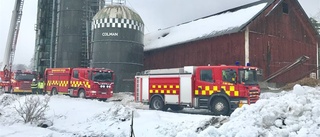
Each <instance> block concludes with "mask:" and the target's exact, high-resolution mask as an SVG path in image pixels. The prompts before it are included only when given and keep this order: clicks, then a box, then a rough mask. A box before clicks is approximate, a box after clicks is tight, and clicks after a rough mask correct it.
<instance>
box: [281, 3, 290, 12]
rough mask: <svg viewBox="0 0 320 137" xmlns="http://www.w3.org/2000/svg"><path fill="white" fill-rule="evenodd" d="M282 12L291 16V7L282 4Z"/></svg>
mask: <svg viewBox="0 0 320 137" xmlns="http://www.w3.org/2000/svg"><path fill="white" fill-rule="evenodd" d="M282 12H283V13H286V14H289V7H288V4H287V3H282Z"/></svg>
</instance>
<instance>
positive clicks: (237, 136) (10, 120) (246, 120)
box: [0, 85, 320, 137]
mask: <svg viewBox="0 0 320 137" xmlns="http://www.w3.org/2000/svg"><path fill="white" fill-rule="evenodd" d="M30 96H32V95H28V96H27V97H30ZM35 96H36V97H37V96H38V97H39V98H41V99H43V98H44V97H48V96H43V95H35ZM116 96H117V97H116V98H114V99H118V98H121V99H123V100H122V101H121V102H120V101H116V102H100V101H97V100H91V99H79V98H70V97H68V96H64V95H59V96H52V97H51V98H50V101H49V110H48V111H47V112H46V113H45V114H46V118H47V119H48V120H49V121H51V122H52V123H51V122H47V123H51V124H50V126H49V127H48V128H40V127H36V125H37V124H36V123H34V124H23V122H22V121H19V120H21V117H20V116H19V115H18V114H17V113H16V110H15V109H14V108H19V106H18V105H19V102H20V103H21V104H24V101H25V97H26V96H17V95H11V94H3V95H1V94H0V102H1V104H0V113H1V114H2V115H0V137H76V136H97V137H98V136H99V137H100V136H101V137H102V136H104V137H129V136H130V125H131V117H132V112H134V118H133V129H134V134H135V136H136V137H258V136H259V135H260V136H263V137H319V136H320V127H319V123H320V107H319V105H320V87H316V88H312V87H305V86H303V87H302V86H300V85H295V86H294V88H293V90H292V91H282V92H279V93H271V92H269V93H268V92H267V93H262V94H261V99H260V100H258V101H257V102H256V104H252V105H244V106H243V107H242V108H238V109H236V110H235V111H234V112H233V113H232V115H231V116H230V117H226V116H211V115H202V114H183V113H174V112H163V111H156V110H148V106H147V105H142V104H140V103H136V102H133V96H129V95H128V94H124V93H118V94H117V95H116ZM14 98H17V99H16V100H18V101H19V102H18V101H16V100H14ZM110 100H112V99H110ZM66 104H67V105H66ZM183 111H184V112H194V111H195V109H186V110H183ZM215 120H216V121H215ZM219 121H222V122H219ZM209 123H212V125H210V126H208V127H206V126H205V125H206V124H209ZM220 123H223V124H220ZM201 128H202V129H203V131H201V130H199V129H201ZM197 130H198V131H199V132H196V131H197Z"/></svg>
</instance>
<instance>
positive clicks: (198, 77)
mask: <svg viewBox="0 0 320 137" xmlns="http://www.w3.org/2000/svg"><path fill="white" fill-rule="evenodd" d="M257 70H258V68H256V67H252V66H237V65H235V66H226V65H219V66H185V67H183V68H172V69H155V70H146V71H143V72H142V73H140V74H137V75H136V76H135V93H134V94H135V97H134V98H135V101H137V102H142V103H145V104H149V107H150V109H155V110H163V111H166V110H167V109H168V108H170V109H171V110H172V111H179V110H182V109H183V108H184V107H191V108H196V109H209V110H211V112H212V114H214V115H230V114H231V113H232V112H233V111H234V110H235V109H236V108H238V107H241V106H242V105H244V104H252V103H255V102H256V101H257V100H258V99H259V96H260V87H259V85H258V81H257Z"/></svg>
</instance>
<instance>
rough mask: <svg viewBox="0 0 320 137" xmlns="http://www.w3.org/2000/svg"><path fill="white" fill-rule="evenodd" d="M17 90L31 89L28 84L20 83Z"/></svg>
mask: <svg viewBox="0 0 320 137" xmlns="http://www.w3.org/2000/svg"><path fill="white" fill-rule="evenodd" d="M19 89H21V90H30V89H31V85H30V83H21V85H20V88H19Z"/></svg>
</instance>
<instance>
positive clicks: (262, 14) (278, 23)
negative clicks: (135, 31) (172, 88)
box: [144, 0, 318, 85]
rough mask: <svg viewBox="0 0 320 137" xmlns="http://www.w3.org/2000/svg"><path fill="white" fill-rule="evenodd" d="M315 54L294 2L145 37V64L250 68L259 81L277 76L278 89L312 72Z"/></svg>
mask: <svg viewBox="0 0 320 137" xmlns="http://www.w3.org/2000/svg"><path fill="white" fill-rule="evenodd" d="M317 53H318V33H317V32H316V30H315V28H314V27H313V26H312V24H311V22H310V20H309V18H308V16H307V15H306V13H305V12H304V10H303V9H302V7H301V5H300V4H299V2H298V1H297V0H262V1H258V2H254V3H251V4H247V5H243V6H240V7H236V8H233V9H229V10H226V11H223V12H220V13H217V14H214V15H211V16H207V17H203V18H199V19H197V20H194V21H191V22H187V23H183V24H180V25H177V26H174V27H170V28H166V29H162V30H159V31H157V32H154V33H150V34H147V35H146V36H145V49H144V55H145V59H144V64H145V69H158V68H175V67H182V66H188V65H208V64H211V65H218V64H226V65H233V64H234V63H235V62H236V61H239V62H240V63H241V64H245V63H248V62H250V64H251V65H253V66H257V67H259V68H261V70H262V72H263V76H264V79H267V78H270V77H271V78H273V77H272V76H274V74H277V73H278V72H281V71H282V72H283V73H282V74H281V75H279V76H277V77H274V78H273V79H270V81H269V82H274V83H278V84H281V85H282V84H286V83H289V82H293V81H296V80H298V79H301V78H303V77H305V76H307V75H309V74H310V73H311V72H316V69H317V66H318V55H317ZM299 58H300V59H302V60H300V61H298V60H297V59H299ZM294 62H295V63H294ZM290 66H293V67H291V68H290ZM279 70H280V71H279Z"/></svg>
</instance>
